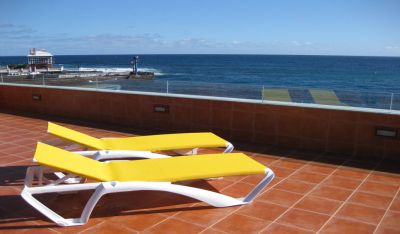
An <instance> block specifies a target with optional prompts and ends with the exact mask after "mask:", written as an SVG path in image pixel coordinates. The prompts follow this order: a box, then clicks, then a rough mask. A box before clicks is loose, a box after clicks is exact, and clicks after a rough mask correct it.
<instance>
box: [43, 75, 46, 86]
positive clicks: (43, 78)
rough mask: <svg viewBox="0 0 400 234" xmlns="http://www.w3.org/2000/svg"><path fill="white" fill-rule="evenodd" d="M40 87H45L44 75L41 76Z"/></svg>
mask: <svg viewBox="0 0 400 234" xmlns="http://www.w3.org/2000/svg"><path fill="white" fill-rule="evenodd" d="M42 85H43V86H45V85H46V83H45V82H44V74H43V75H42Z"/></svg>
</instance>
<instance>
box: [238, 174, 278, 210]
mask: <svg viewBox="0 0 400 234" xmlns="http://www.w3.org/2000/svg"><path fill="white" fill-rule="evenodd" d="M274 177H275V173H274V172H273V171H272V170H271V169H269V168H267V169H265V177H264V179H263V180H261V181H260V183H258V184H257V186H256V187H255V188H254V189H253V190H252V191H250V193H249V194H247V196H246V197H244V198H243V202H246V203H249V202H251V201H253V200H254V198H256V197H257V195H258V194H259V193H260V192H261V191H262V190H264V188H265V187H267V185H268V184H269V183H270V182H271V181H272V180H273V179H274Z"/></svg>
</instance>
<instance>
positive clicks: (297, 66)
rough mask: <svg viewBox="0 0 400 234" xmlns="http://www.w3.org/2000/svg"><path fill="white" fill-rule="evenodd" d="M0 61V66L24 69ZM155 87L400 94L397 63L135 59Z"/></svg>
mask: <svg viewBox="0 0 400 234" xmlns="http://www.w3.org/2000/svg"><path fill="white" fill-rule="evenodd" d="M132 58H133V55H60V56H55V57H54V59H55V64H56V66H59V65H61V64H62V65H63V66H64V67H65V68H67V69H81V70H85V69H93V68H96V69H98V70H105V71H127V70H130V67H131V64H130V61H131V60H132ZM26 62H27V61H26V57H25V56H15V57H0V65H5V64H16V63H26ZM139 70H141V71H153V72H155V74H156V80H159V81H163V80H164V81H165V80H168V81H187V82H203V83H219V84H242V85H262V86H267V87H283V88H306V89H307V88H317V89H330V90H349V91H357V92H389V93H400V57H359V56H308V55H307V56H303V55H139Z"/></svg>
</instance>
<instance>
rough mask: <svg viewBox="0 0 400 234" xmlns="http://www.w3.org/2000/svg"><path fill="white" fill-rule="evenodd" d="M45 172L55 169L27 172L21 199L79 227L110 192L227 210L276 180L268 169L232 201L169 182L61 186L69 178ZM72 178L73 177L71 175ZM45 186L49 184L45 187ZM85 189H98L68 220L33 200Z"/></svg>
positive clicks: (63, 223) (60, 221) (54, 218)
mask: <svg viewBox="0 0 400 234" xmlns="http://www.w3.org/2000/svg"><path fill="white" fill-rule="evenodd" d="M45 173H52V170H51V169H49V168H45V167H42V166H32V167H29V168H28V170H27V173H26V178H25V186H24V189H23V190H22V193H21V196H22V198H23V199H24V200H25V201H26V202H28V203H29V204H30V205H31V206H33V207H34V208H35V209H36V210H38V211H39V212H41V213H42V214H43V215H45V216H46V217H47V218H49V219H50V220H52V221H53V222H55V223H56V224H58V225H59V226H76V225H83V224H85V223H86V222H87V221H88V220H89V217H90V215H91V213H92V211H93V209H94V207H95V206H96V204H97V202H98V201H99V200H100V198H101V197H102V196H103V195H105V194H108V193H118V192H129V191H143V190H152V191H164V192H171V193H176V194H181V195H184V196H188V197H191V198H194V199H197V200H199V201H203V202H205V203H208V204H210V205H212V206H215V207H228V206H237V205H244V204H247V203H249V202H251V201H252V200H253V199H254V198H255V197H256V196H257V195H258V194H259V193H260V192H261V191H262V190H263V189H264V188H265V187H266V186H267V185H268V184H269V183H270V182H271V181H272V179H273V178H274V176H275V175H274V172H273V171H272V170H271V169H269V168H267V169H266V170H265V177H264V178H263V179H262V180H261V182H260V183H259V184H258V185H256V186H255V188H254V189H253V190H252V191H250V192H249V194H248V195H247V196H246V197H244V198H233V197H230V196H227V195H223V194H220V193H216V192H212V191H208V190H204V189H199V188H194V187H190V186H185V185H178V184H173V183H170V182H140V181H137V182H117V181H112V182H100V183H85V184H62V183H63V182H64V181H65V180H66V179H68V178H69V176H70V175H68V176H65V177H63V178H61V179H58V180H56V181H50V180H47V179H46V178H45V177H44V174H45ZM71 176H73V175H71ZM35 177H36V178H37V179H38V185H36V186H33V182H34V179H35ZM44 183H46V184H45V185H44ZM82 190H95V191H94V193H93V194H92V196H91V197H90V199H89V200H88V202H87V203H86V205H85V207H84V209H83V211H82V214H81V217H79V218H72V219H65V218H63V217H62V216H60V215H59V214H57V213H55V212H54V211H53V210H51V209H50V208H48V207H47V206H45V205H44V204H43V203H41V202H40V201H39V200H37V199H36V198H34V197H33V195H34V194H44V193H62V192H75V191H82Z"/></svg>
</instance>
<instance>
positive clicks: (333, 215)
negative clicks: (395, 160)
mask: <svg viewBox="0 0 400 234" xmlns="http://www.w3.org/2000/svg"><path fill="white" fill-rule="evenodd" d="M380 163H381V161H380V162H379V163H378V164H377V165H376V166H375V167H374V169H372V170H370V171H369V173H368V175H367V176H366V177H365V178H364V179H363V180H362V181H361V183H360V184H359V185H358V186H357V187H356V188H355V189H354V190H353V192H352V193H351V194H350V195H349V197H347V199H346V200H344V201H343V203H342V204H341V205H340V206H339V207H338V208H337V209H336V211H335V212H334V213H333V214H332V215H331V217H330V218H329V219H328V220H327V221H326V222H325V223H324V224H323V225H322V227H321V228H320V229H319V230H318V231H317V233H320V232H321V231H322V229H323V228H324V227H325V226H326V225H328V223H329V222H330V221H331V220H332V219H333V217H335V215H336V214H337V213H338V212H339V211H340V209H341V208H342V207H343V206H344V205H345V204H346V202H348V201H349V200H350V198H351V197H352V196H353V195H354V194H355V193H356V192H357V191H358V190H359V188H360V187H361V186H362V185H363V184H364V183H365V182H366V181H367V179H368V177H369V176H370V175H371V174H372V172H374V171H375V168H377V167H378V166H379V165H380Z"/></svg>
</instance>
